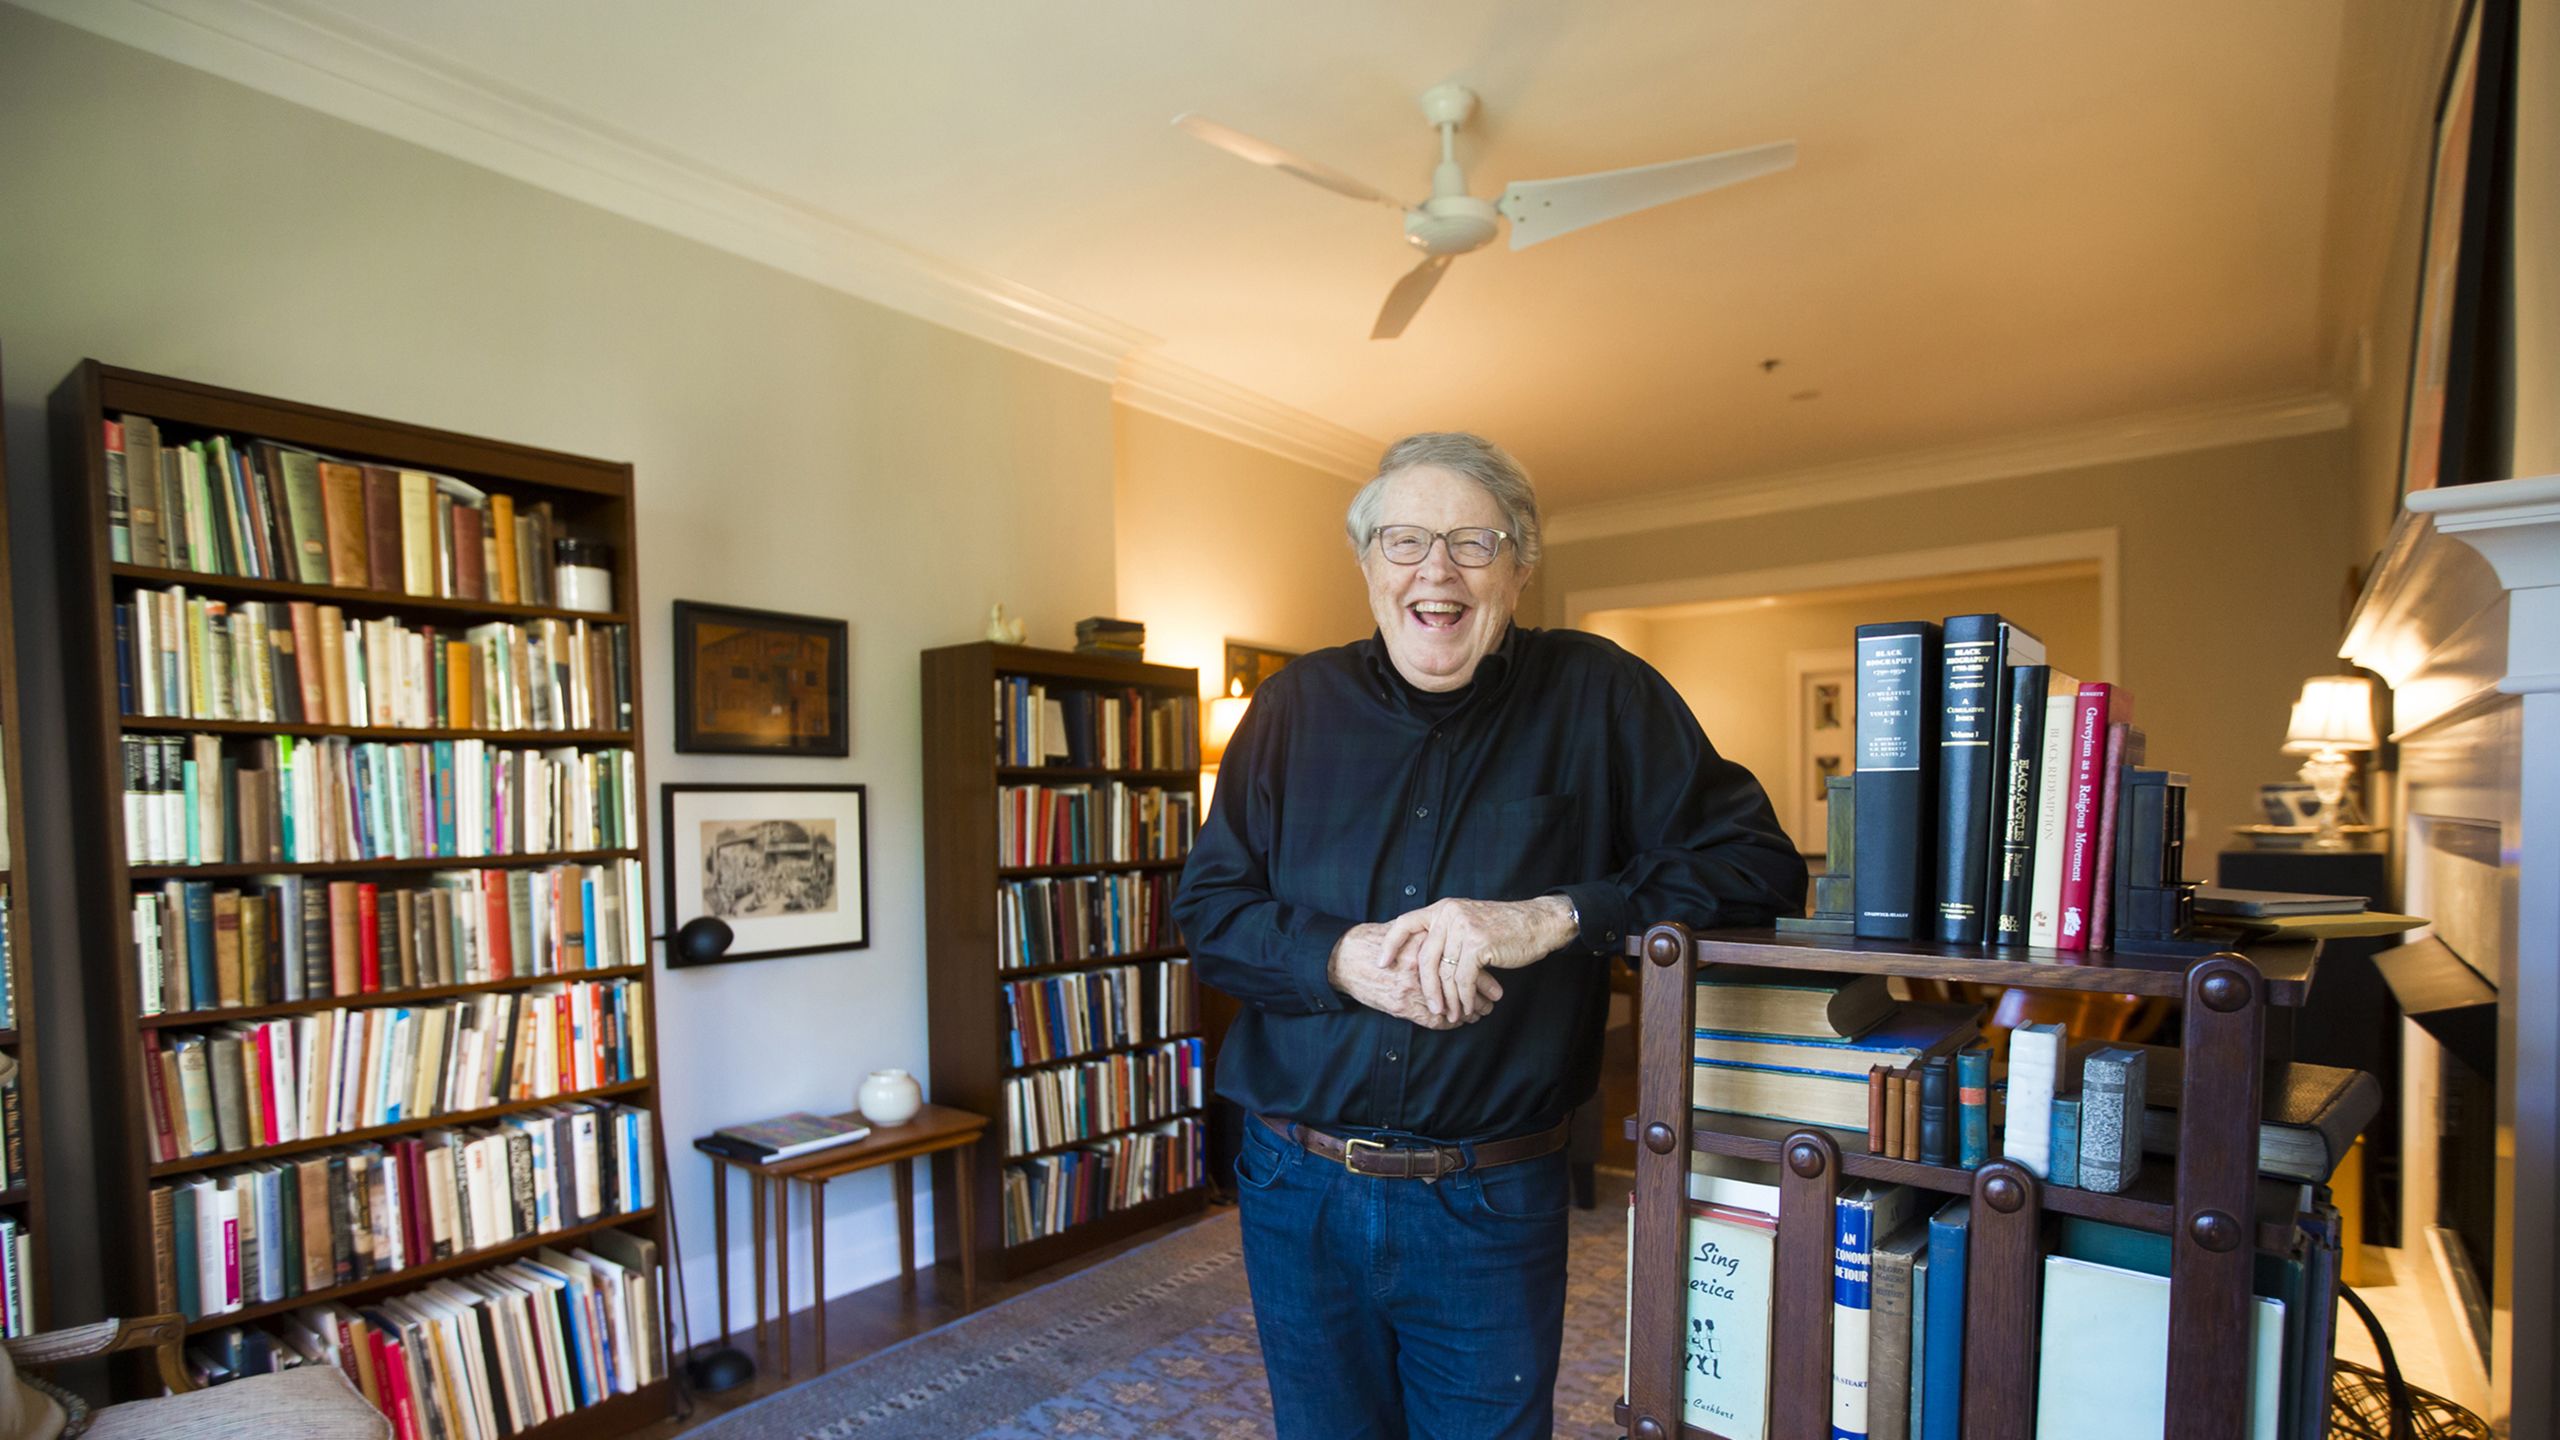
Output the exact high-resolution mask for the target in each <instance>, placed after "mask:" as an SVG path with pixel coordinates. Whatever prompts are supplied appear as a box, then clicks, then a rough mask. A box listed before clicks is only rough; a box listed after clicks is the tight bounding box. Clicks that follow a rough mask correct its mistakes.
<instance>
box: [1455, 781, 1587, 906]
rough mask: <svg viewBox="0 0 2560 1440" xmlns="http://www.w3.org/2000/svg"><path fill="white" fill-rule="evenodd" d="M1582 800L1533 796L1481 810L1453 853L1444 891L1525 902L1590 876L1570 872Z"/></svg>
mask: <svg viewBox="0 0 2560 1440" xmlns="http://www.w3.org/2000/svg"><path fill="white" fill-rule="evenodd" d="M1581 811H1582V802H1581V799H1580V797H1578V796H1574V795H1531V796H1528V797H1527V798H1525V799H1520V800H1506V801H1503V802H1502V803H1500V804H1498V805H1494V806H1492V807H1490V808H1489V809H1486V810H1484V811H1482V812H1480V816H1479V819H1478V820H1477V822H1476V823H1475V824H1472V825H1469V826H1467V827H1466V828H1465V829H1464V830H1463V831H1461V832H1460V833H1459V835H1458V837H1457V839H1456V842H1455V843H1454V844H1453V845H1452V846H1451V848H1450V853H1449V870H1448V879H1449V884H1448V886H1447V887H1446V888H1445V889H1444V891H1443V892H1442V893H1444V894H1449V895H1461V896H1465V897H1466V898H1468V899H1471V900H1526V899H1529V898H1530V897H1532V896H1536V895H1542V894H1544V893H1546V892H1547V891H1549V890H1552V889H1555V888H1556V887H1557V886H1559V885H1569V884H1572V883H1573V882H1574V881H1577V880H1586V879H1589V878H1590V877H1589V876H1586V875H1576V874H1571V873H1568V872H1570V871H1572V870H1573V869H1574V868H1575V867H1576V864H1577V857H1578V856H1579V854H1580V851H1581V849H1582V845H1581V841H1580V838H1579V836H1578V834H1577V833H1576V832H1577V828H1578V826H1579V823H1580V820H1581Z"/></svg>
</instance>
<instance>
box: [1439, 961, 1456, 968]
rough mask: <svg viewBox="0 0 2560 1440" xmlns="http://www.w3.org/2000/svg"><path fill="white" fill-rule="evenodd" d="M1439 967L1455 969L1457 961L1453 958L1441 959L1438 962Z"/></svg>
mask: <svg viewBox="0 0 2560 1440" xmlns="http://www.w3.org/2000/svg"><path fill="white" fill-rule="evenodd" d="M1440 968H1441V969H1443V970H1455V969H1457V968H1458V962H1457V961H1455V960H1443V961H1441V962H1440Z"/></svg>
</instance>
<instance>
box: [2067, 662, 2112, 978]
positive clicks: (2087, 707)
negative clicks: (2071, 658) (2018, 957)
mask: <svg viewBox="0 0 2560 1440" xmlns="http://www.w3.org/2000/svg"><path fill="white" fill-rule="evenodd" d="M2114 696H2115V687H2114V686H2113V685H2110V684H2108V683H2106V682H2105V681H2103V680H2093V681H2090V682H2089V683H2087V684H2085V685H2082V686H2081V687H2080V696H2079V701H2078V704H2077V705H2076V706H2075V707H2074V708H2073V710H2072V712H2071V788H2070V789H2069V790H2066V791H2064V792H2063V801H2064V804H2065V806H2066V809H2065V812H2064V820H2063V826H2064V829H2063V848H2062V923H2061V933H2060V934H2059V935H2058V936H2056V937H2055V939H2054V948H2055V949H2057V950H2086V949H2088V948H2089V907H2090V905H2091V904H2092V903H2093V902H2094V901H2095V900H2096V898H2097V890H2098V799H2099V797H2098V787H2099V784H2100V782H2101V781H2102V780H2103V779H2104V778H2105V776H2104V774H2103V772H2104V770H2105V768H2106V753H2107V720H2108V712H2109V710H2110V709H2111V708H2112V705H2111V702H2112V700H2113V699H2114Z"/></svg>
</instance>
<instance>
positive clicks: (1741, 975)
mask: <svg viewBox="0 0 2560 1440" xmlns="http://www.w3.org/2000/svg"><path fill="white" fill-rule="evenodd" d="M1893 1008H1894V1002H1893V996H1892V995H1891V994H1890V993H1889V992H1888V991H1887V989H1886V986H1885V979H1884V977H1883V976H1881V975H1856V976H1843V977H1840V978H1837V979H1832V978H1827V977H1824V976H1819V975H1811V974H1807V973H1806V972H1804V971H1801V970H1775V969H1759V968H1752V967H1745V966H1735V965H1711V966H1708V967H1706V968H1705V969H1703V970H1701V971H1700V972H1699V977H1698V1026H1699V1030H1700V1033H1705V1032H1707V1031H1710V1030H1712V1031H1718V1032H1722V1033H1727V1034H1737V1035H1770V1036H1780V1037H1788V1038H1797V1039H1806V1040H1847V1039H1853V1038H1855V1037H1857V1036H1860V1035H1864V1034H1866V1033H1867V1032H1868V1031H1869V1030H1872V1029H1874V1028H1875V1026H1876V1023H1877V1022H1878V1021H1880V1020H1882V1019H1884V1018H1885V1016H1886V1015H1888V1014H1890V1013H1891V1012H1892V1010H1893Z"/></svg>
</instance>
